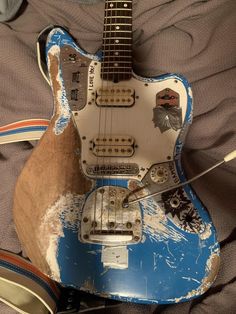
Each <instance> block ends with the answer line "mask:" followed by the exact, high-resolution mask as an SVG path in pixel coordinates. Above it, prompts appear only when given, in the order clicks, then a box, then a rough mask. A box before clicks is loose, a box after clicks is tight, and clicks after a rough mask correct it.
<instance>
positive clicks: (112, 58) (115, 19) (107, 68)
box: [101, 0, 132, 83]
mask: <svg viewBox="0 0 236 314" xmlns="http://www.w3.org/2000/svg"><path fill="white" fill-rule="evenodd" d="M131 73H132V1H131V0H128V1H117V0H106V1H105V14H104V31H103V60H102V68H101V78H102V79H103V80H109V81H113V82H115V83H117V82H119V81H123V80H129V79H130V78H131Z"/></svg>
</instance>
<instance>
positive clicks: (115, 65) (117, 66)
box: [102, 61, 132, 69]
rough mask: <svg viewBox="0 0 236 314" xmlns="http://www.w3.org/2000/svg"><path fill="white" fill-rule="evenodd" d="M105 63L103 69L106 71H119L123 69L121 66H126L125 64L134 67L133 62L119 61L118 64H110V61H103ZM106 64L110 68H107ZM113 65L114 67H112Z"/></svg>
mask: <svg viewBox="0 0 236 314" xmlns="http://www.w3.org/2000/svg"><path fill="white" fill-rule="evenodd" d="M102 63H103V65H104V66H103V69H105V68H109V67H110V68H114V69H118V68H122V66H120V64H121V65H125V64H129V65H132V62H131V61H117V63H116V62H114V61H113V62H112V61H111V62H109V61H105V62H104V61H103V62H102ZM105 64H110V65H108V66H106V65H105ZM111 65H112V66H111Z"/></svg>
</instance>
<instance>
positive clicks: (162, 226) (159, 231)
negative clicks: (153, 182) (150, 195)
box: [142, 199, 187, 242]
mask: <svg viewBox="0 0 236 314" xmlns="http://www.w3.org/2000/svg"><path fill="white" fill-rule="evenodd" d="M142 206H143V231H144V233H146V234H147V235H148V236H149V237H150V239H151V240H154V241H156V242H157V241H166V240H168V239H172V240H173V241H175V242H179V241H182V240H185V241H187V240H186V238H185V237H184V235H183V234H182V233H180V232H178V231H177V230H176V229H175V228H174V227H172V226H168V220H167V218H166V216H165V214H164V212H163V210H162V209H161V208H160V207H159V206H158V204H157V203H156V202H155V201H154V200H152V199H149V200H146V201H142Z"/></svg>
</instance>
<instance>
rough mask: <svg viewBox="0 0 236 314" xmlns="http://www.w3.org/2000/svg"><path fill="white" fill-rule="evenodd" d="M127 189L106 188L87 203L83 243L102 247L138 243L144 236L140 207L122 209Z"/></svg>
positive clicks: (101, 189) (81, 235)
mask: <svg viewBox="0 0 236 314" xmlns="http://www.w3.org/2000/svg"><path fill="white" fill-rule="evenodd" d="M128 193H129V190H128V189H125V188H121V187H115V186H103V187H100V188H98V189H97V190H95V191H94V192H92V193H91V194H90V195H89V197H88V198H87V200H86V203H85V206H84V210H83V214H82V219H81V234H80V240H81V242H85V243H96V244H101V245H114V246H115V245H128V244H137V243H139V242H140V241H141V237H142V217H141V209H140V207H139V205H138V204H134V205H131V206H130V207H128V208H123V206H122V202H123V199H124V197H125V196H126V195H127V194H128Z"/></svg>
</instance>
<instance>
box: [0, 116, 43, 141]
mask: <svg viewBox="0 0 236 314" xmlns="http://www.w3.org/2000/svg"><path fill="white" fill-rule="evenodd" d="M48 125H49V120H47V119H30V120H22V121H17V122H14V123H11V124H8V125H5V126H0V144H7V143H13V142H21V141H30V140H38V139H40V138H41V136H42V135H43V133H44V132H45V131H46V129H47V127H48Z"/></svg>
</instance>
